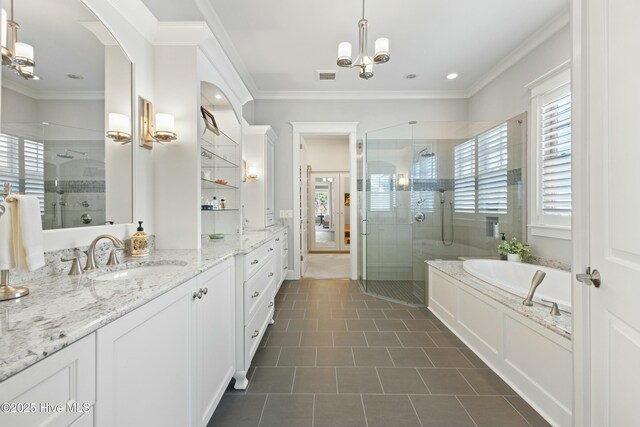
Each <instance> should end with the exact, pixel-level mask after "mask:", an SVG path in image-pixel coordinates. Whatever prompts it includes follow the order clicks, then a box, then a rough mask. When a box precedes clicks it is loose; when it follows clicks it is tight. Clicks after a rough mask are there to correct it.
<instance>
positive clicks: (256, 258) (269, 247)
mask: <svg viewBox="0 0 640 427" xmlns="http://www.w3.org/2000/svg"><path fill="white" fill-rule="evenodd" d="M274 250H275V239H271V240H270V241H268V242H267V243H265V244H264V245H262V246H260V247H259V248H258V249H255V250H253V251H251V252H249V253H248V254H247V255H246V256H245V257H244V262H245V266H244V277H245V278H247V279H249V278H250V277H251V276H253V275H254V274H255V273H256V271H258V270H259V269H260V268H261V267H262V266H263V265H264V264H265V261H267V259H268V258H269V257H270V256H272V255H273V252H274Z"/></svg>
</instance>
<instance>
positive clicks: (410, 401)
mask: <svg viewBox="0 0 640 427" xmlns="http://www.w3.org/2000/svg"><path fill="white" fill-rule="evenodd" d="M407 399H409V403H410V404H411V407H412V408H413V413H414V414H416V418H417V419H418V422H419V423H420V427H424V424H422V420H421V419H420V415H418V411H417V410H416V407H415V405H414V404H413V400H411V396H409V395H407Z"/></svg>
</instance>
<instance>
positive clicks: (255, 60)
mask: <svg viewBox="0 0 640 427" xmlns="http://www.w3.org/2000/svg"><path fill="white" fill-rule="evenodd" d="M143 2H144V3H145V4H146V5H147V7H148V8H149V9H150V10H151V12H152V13H153V14H154V15H155V16H156V17H157V18H158V19H159V20H161V21H180V20H206V21H208V22H209V25H210V27H211V28H212V31H213V32H214V33H215V34H216V36H217V38H218V39H219V41H220V43H221V44H222V45H223V48H224V49H225V50H226V52H227V54H228V56H229V57H230V59H231V61H232V62H233V63H234V65H235V66H236V69H237V70H238V71H239V72H240V74H241V75H242V77H243V79H244V80H245V83H246V84H247V86H248V88H249V90H251V91H252V92H253V95H254V97H260V95H261V94H262V95H265V96H266V97H269V96H273V95H275V94H277V93H284V92H291V91H294V92H306V91H332V92H340V91H348V92H351V91H363V92H364V91H367V92H371V91H420V92H440V91H443V92H450V93H453V92H456V91H460V92H468V91H469V90H470V88H472V87H473V86H474V85H476V84H477V83H478V82H479V81H481V80H482V79H483V78H484V77H485V76H486V75H487V74H489V73H490V72H491V71H492V69H493V68H494V66H495V65H496V64H498V63H499V62H500V61H501V60H503V59H504V58H505V57H507V56H508V55H510V54H511V53H512V52H514V50H517V49H518V48H519V47H520V46H522V45H523V43H524V42H525V41H527V40H528V39H530V38H531V37H532V36H533V35H535V34H536V33H537V32H539V31H541V30H542V29H544V28H545V27H546V26H548V25H551V23H553V22H554V21H557V20H558V19H559V18H561V17H563V16H564V17H568V11H569V0H482V1H478V0H455V1H444V0H403V1H402V2H393V1H388V0H387V1H384V0H369V1H367V3H366V13H365V17H366V19H367V20H368V21H369V41H370V44H371V45H373V40H375V39H376V38H378V37H388V38H389V40H390V53H391V60H390V61H389V62H388V63H387V64H384V65H378V66H375V67H374V72H375V76H374V78H373V79H371V80H368V81H365V80H362V79H360V78H359V77H358V72H357V70H354V69H341V68H339V67H337V66H336V63H335V61H336V56H337V46H338V43H339V42H341V41H349V42H351V43H352V45H353V47H354V48H353V49H354V52H355V51H357V44H358V28H357V22H358V20H359V19H360V17H361V13H362V9H361V8H362V3H361V2H360V1H356V0H349V1H345V0H324V1H320V2H318V1H316V2H309V1H300V0H261V1H255V0H183V1H180V2H176V1H172V0H143ZM565 22H567V21H565ZM548 35H550V34H548ZM372 48H373V46H371V49H372ZM354 55H355V53H354ZM316 70H338V74H337V79H336V81H335V82H320V81H318V80H317V79H316V75H315V73H316ZM453 71H455V72H457V73H459V74H460V77H459V78H458V79H456V80H447V79H445V78H444V76H445V75H446V74H448V73H450V72H453ZM409 73H415V74H417V75H418V78H416V79H414V80H407V79H404V78H403V76H404V75H406V74H409Z"/></svg>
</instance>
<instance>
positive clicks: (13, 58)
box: [0, 0, 40, 80]
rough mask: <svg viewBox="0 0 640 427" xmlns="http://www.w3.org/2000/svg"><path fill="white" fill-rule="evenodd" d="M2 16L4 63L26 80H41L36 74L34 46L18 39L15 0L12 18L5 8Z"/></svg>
mask: <svg viewBox="0 0 640 427" xmlns="http://www.w3.org/2000/svg"><path fill="white" fill-rule="evenodd" d="M1 14H2V15H1V17H0V33H1V34H0V45H1V47H2V65H6V66H8V67H10V68H12V69H14V70H15V71H16V73H18V75H19V76H21V77H23V78H25V79H26V80H39V79H40V78H39V77H38V76H36V75H35V74H34V66H35V62H34V60H33V46H31V45H30V44H27V43H22V42H19V41H18V29H19V28H20V24H18V23H17V22H16V21H15V20H14V19H13V0H11V19H7V11H6V10H4V8H3V9H2V11H1Z"/></svg>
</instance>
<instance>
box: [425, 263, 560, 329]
mask: <svg viewBox="0 0 640 427" xmlns="http://www.w3.org/2000/svg"><path fill="white" fill-rule="evenodd" d="M428 264H429V267H430V268H435V269H436V270H439V271H441V272H443V273H445V274H447V275H449V276H451V277H453V278H454V279H456V280H458V281H460V282H462V283H464V284H465V285H467V286H469V287H471V288H473V289H475V290H477V291H478V292H481V293H482V294H484V295H486V296H488V297H489V298H491V299H493V300H495V301H497V302H499V303H500V304H502V305H505V306H507V307H509V308H510V309H511V310H513V311H515V312H517V313H519V314H521V315H523V316H526V317H528V318H529V319H531V320H533V321H534V322H536V323H538V324H540V325H542V326H544V327H545V328H547V329H549V330H551V331H553V332H555V333H556V334H558V335H560V336H561V337H563V338H566V339H568V340H570V339H571V333H572V323H571V313H567V312H565V311H562V312H561V315H560V316H552V315H551V313H550V310H551V306H546V305H542V304H540V303H538V302H534V304H533V306H532V307H528V306H526V305H522V297H521V296H518V295H515V294H512V293H511V292H507V291H505V290H502V289H500V288H498V287H496V286H494V285H492V284H490V283H487V282H485V281H483V280H480V279H478V278H477V277H475V276H472V275H471V274H469V273H467V272H466V271H464V269H463V268H462V261H429V262H428Z"/></svg>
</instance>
